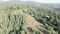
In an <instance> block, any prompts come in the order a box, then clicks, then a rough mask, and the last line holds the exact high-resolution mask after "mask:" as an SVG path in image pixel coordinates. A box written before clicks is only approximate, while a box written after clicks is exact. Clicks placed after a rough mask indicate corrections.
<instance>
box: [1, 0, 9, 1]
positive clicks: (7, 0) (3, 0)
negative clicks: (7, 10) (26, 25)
mask: <svg viewBox="0 0 60 34" xmlns="http://www.w3.org/2000/svg"><path fill="white" fill-rule="evenodd" d="M1 1H10V0H1Z"/></svg>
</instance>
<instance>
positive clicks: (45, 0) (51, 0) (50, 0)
mask: <svg viewBox="0 0 60 34" xmlns="http://www.w3.org/2000/svg"><path fill="white" fill-rule="evenodd" d="M33 1H35V2H39V3H60V0H33Z"/></svg>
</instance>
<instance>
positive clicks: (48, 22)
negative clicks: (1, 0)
mask: <svg viewBox="0 0 60 34" xmlns="http://www.w3.org/2000/svg"><path fill="white" fill-rule="evenodd" d="M59 21H60V14H59V13H58V12H54V11H50V10H48V9H45V8H40V7H37V6H32V5H28V4H13V5H8V4H6V5H0V34H58V30H59V28H58V27H59V23H60V22H59ZM59 32H60V31H59Z"/></svg>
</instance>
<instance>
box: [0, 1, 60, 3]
mask: <svg viewBox="0 0 60 34" xmlns="http://www.w3.org/2000/svg"><path fill="white" fill-rule="evenodd" d="M0 1H2V2H6V1H11V0H0ZM14 1H15V0H14ZM20 1H35V2H38V3H60V0H20Z"/></svg>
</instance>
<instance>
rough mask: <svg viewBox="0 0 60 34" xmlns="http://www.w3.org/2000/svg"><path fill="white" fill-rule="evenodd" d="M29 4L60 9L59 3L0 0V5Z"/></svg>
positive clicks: (55, 9)
mask: <svg viewBox="0 0 60 34" xmlns="http://www.w3.org/2000/svg"><path fill="white" fill-rule="evenodd" d="M16 3H18V4H21V3H22V4H30V5H34V6H38V7H41V8H46V9H49V10H54V11H60V3H37V2H34V1H20V0H15V1H14V0H12V1H8V2H0V5H3V4H16Z"/></svg>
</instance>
